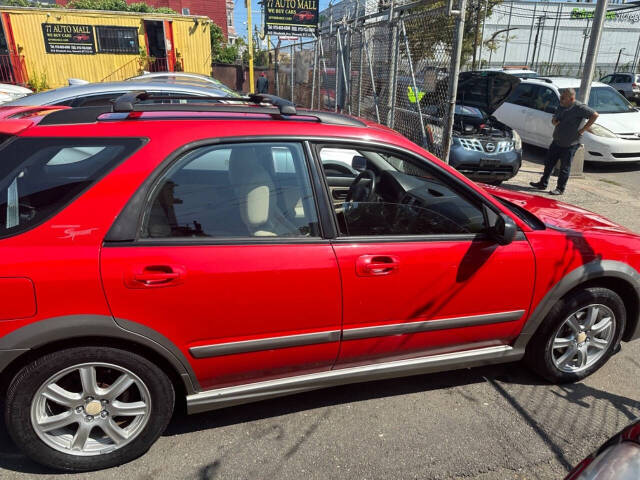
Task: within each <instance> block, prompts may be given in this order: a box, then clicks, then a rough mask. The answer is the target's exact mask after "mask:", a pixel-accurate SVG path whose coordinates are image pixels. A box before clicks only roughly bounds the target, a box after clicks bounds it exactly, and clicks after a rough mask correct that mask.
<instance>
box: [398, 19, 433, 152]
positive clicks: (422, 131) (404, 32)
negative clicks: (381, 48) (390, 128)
mask: <svg viewBox="0 0 640 480" xmlns="http://www.w3.org/2000/svg"><path fill="white" fill-rule="evenodd" d="M401 25H402V35H403V36H404V46H405V48H406V50H407V59H408V60H409V71H410V72H411V83H412V84H413V94H414V100H415V105H416V109H417V110H418V118H420V134H421V135H422V145H421V146H423V147H424V146H425V144H426V140H427V137H426V135H425V129H424V118H422V108H421V107H420V95H419V94H418V86H417V84H416V75H415V72H414V70H413V61H412V60H411V48H410V46H409V37H408V36H407V28H406V26H405V24H404V20H401Z"/></svg>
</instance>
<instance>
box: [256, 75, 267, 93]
mask: <svg viewBox="0 0 640 480" xmlns="http://www.w3.org/2000/svg"><path fill="white" fill-rule="evenodd" d="M257 83H258V85H257V88H256V90H258V93H269V79H268V78H267V77H266V75H265V74H264V72H260V76H259V77H258V82H257Z"/></svg>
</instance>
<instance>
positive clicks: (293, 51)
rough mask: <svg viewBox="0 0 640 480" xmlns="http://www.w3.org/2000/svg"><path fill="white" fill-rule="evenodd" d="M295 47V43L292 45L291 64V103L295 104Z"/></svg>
mask: <svg viewBox="0 0 640 480" xmlns="http://www.w3.org/2000/svg"><path fill="white" fill-rule="evenodd" d="M295 46H296V44H295V43H292V44H291V62H290V64H291V101H292V102H293V81H294V78H293V57H294V56H295V53H296V52H295V50H294V48H295ZM294 103H295V102H294Z"/></svg>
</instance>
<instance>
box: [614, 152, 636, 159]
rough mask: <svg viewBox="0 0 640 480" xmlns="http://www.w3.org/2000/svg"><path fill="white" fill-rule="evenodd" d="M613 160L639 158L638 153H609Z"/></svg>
mask: <svg viewBox="0 0 640 480" xmlns="http://www.w3.org/2000/svg"><path fill="white" fill-rule="evenodd" d="M611 155H613V158H633V157H640V152H631V153H611Z"/></svg>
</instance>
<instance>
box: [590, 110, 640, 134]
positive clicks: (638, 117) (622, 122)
mask: <svg viewBox="0 0 640 480" xmlns="http://www.w3.org/2000/svg"><path fill="white" fill-rule="evenodd" d="M596 123H597V124H598V125H602V126H603V127H604V128H606V129H607V130H610V131H612V132H613V133H640V112H638V111H636V110H633V111H631V112H625V113H601V114H600V115H599V116H598V120H596Z"/></svg>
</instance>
